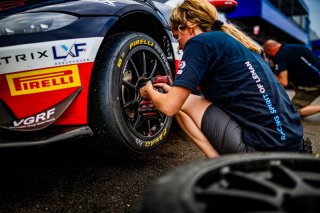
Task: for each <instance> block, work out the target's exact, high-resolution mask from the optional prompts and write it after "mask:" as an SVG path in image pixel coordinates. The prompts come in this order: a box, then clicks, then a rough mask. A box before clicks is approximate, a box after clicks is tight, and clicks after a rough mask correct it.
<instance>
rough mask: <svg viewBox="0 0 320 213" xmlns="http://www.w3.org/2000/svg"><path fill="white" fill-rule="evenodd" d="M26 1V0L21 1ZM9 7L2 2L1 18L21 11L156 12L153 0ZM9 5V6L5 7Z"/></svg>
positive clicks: (51, 0) (75, 0) (58, 0)
mask: <svg viewBox="0 0 320 213" xmlns="http://www.w3.org/2000/svg"><path fill="white" fill-rule="evenodd" d="M21 2H24V1H21ZM33 2H35V3H25V4H22V5H15V6H12V7H8V5H5V4H4V3H0V9H2V12H1V15H0V18H4V17H6V16H9V15H11V14H15V13H20V12H62V13H69V14H73V15H77V16H121V15H123V14H126V13H128V12H132V11H135V10H140V11H141V10H146V11H149V12H154V10H153V9H154V8H153V6H154V4H153V3H152V2H151V1H145V2H144V3H142V2H143V1H141V2H138V1H134V0H48V1H40V0H39V1H37V0H35V1H33ZM5 6H7V7H5Z"/></svg>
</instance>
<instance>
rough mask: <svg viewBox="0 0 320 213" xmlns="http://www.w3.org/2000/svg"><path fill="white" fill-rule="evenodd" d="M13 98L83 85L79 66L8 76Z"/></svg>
mask: <svg viewBox="0 0 320 213" xmlns="http://www.w3.org/2000/svg"><path fill="white" fill-rule="evenodd" d="M6 78H7V82H8V85H9V88H10V93H11V95H12V96H17V95H26V94H33V93H40V92H47V91H54V90H60V89H66V88H72V87H78V86H80V85H81V81H80V76H79V70H78V65H69V66H63V67H56V68H49V69H41V70H35V71H30V72H22V73H15V74H8V75H6Z"/></svg>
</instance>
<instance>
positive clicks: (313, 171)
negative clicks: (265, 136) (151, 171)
mask: <svg viewBox="0 0 320 213" xmlns="http://www.w3.org/2000/svg"><path fill="white" fill-rule="evenodd" d="M137 212H150V213H151V212H152V213H159V212H163V213H167V212H175V213H179V212H320V160H319V159H317V158H315V157H313V156H312V155H309V154H297V153H268V152H267V153H253V154H231V155H225V156H222V157H220V158H217V159H206V160H201V161H197V162H194V163H191V164H189V165H187V166H183V167H180V168H178V169H176V170H173V171H171V172H169V173H168V174H166V175H164V176H162V177H161V178H159V179H158V180H157V181H156V182H154V183H153V184H152V185H151V186H150V187H149V188H148V190H146V191H145V193H144V195H143V196H142V199H141V202H140V203H139V205H138V208H137Z"/></svg>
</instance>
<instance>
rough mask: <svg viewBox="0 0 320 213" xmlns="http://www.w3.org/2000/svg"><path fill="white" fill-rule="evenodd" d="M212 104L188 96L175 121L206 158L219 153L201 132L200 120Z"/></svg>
mask: <svg viewBox="0 0 320 213" xmlns="http://www.w3.org/2000/svg"><path fill="white" fill-rule="evenodd" d="M210 104H212V103H211V102H209V101H207V100H206V99H204V98H203V97H201V96H196V95H192V94H191V95H190V96H189V97H188V99H187V100H186V102H185V103H184V104H183V106H182V108H181V110H180V111H179V113H177V114H176V120H177V122H178V124H179V125H180V127H181V129H182V130H183V131H184V132H185V133H186V135H187V136H188V137H190V139H192V141H193V142H194V143H195V145H196V146H197V147H199V149H200V150H201V151H202V152H203V153H204V154H205V155H206V156H207V157H208V158H214V157H218V156H219V153H218V152H217V151H216V150H215V149H214V148H213V146H212V145H211V143H210V142H209V140H208V139H207V138H206V136H205V135H204V134H203V133H202V132H201V120H202V117H203V114H204V112H205V110H206V109H207V107H208V106H209V105H210Z"/></svg>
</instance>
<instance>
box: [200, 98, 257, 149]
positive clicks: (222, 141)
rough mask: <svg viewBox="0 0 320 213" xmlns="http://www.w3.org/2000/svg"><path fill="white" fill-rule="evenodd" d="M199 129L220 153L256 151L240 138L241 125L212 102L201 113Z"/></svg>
mask: <svg viewBox="0 0 320 213" xmlns="http://www.w3.org/2000/svg"><path fill="white" fill-rule="evenodd" d="M201 131H202V132H203V133H204V135H205V136H206V137H207V139H208V140H209V141H210V143H211V145H212V146H213V147H214V148H215V149H216V150H217V152H218V153H220V154H226V153H238V152H256V150H255V149H254V148H253V147H252V146H251V145H250V144H246V143H245V142H244V141H243V140H242V127H241V126H240V125H239V124H238V123H237V122H236V121H234V120H233V119H232V118H231V117H230V116H229V115H228V114H226V113H225V112H223V111H222V110H221V109H219V107H217V106H215V105H213V104H211V105H210V106H209V107H208V108H207V109H206V111H205V112H204V114H203V117H202V120H201Z"/></svg>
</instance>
